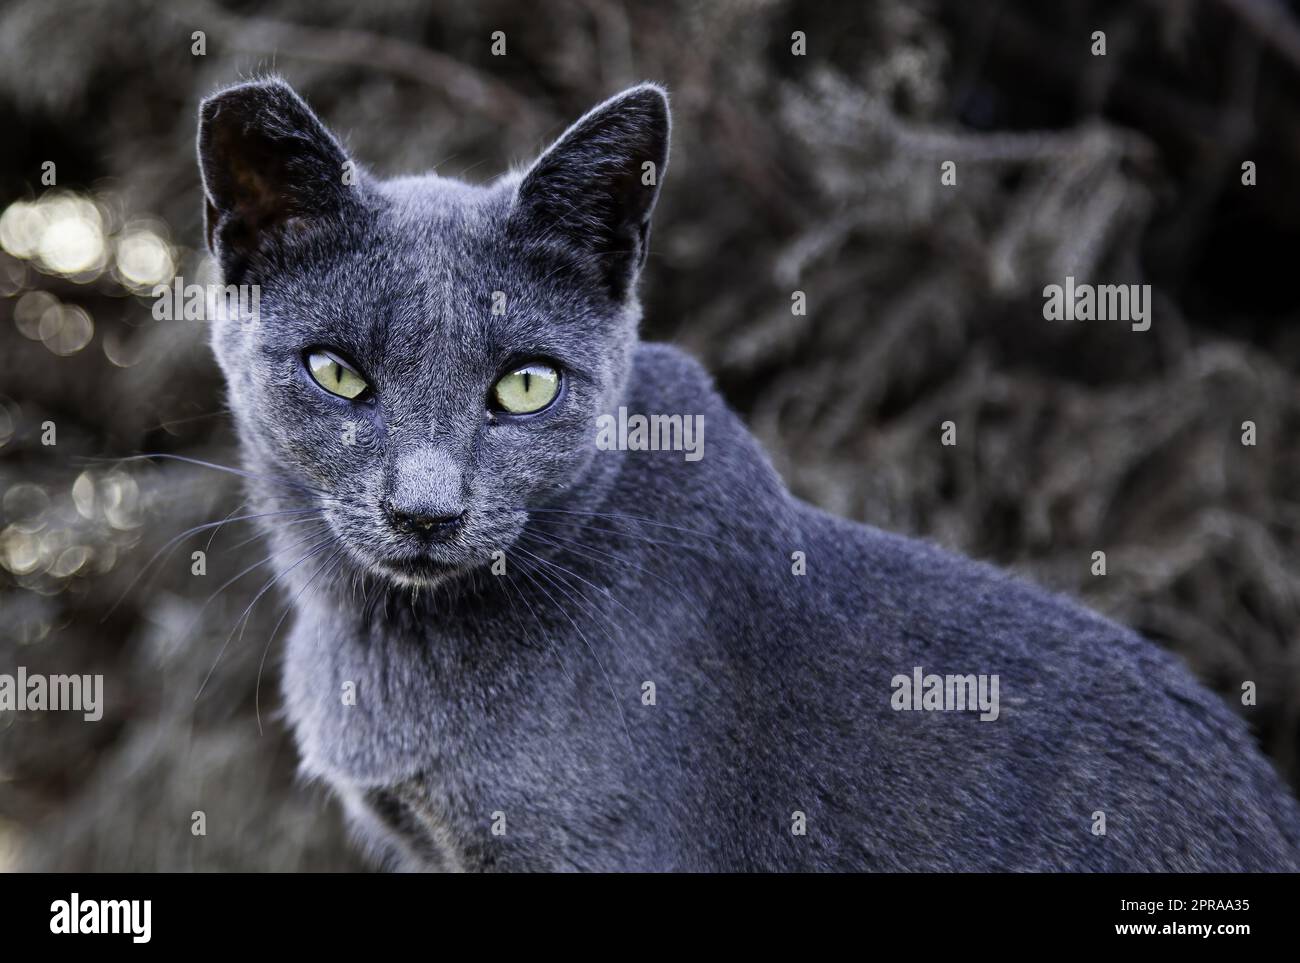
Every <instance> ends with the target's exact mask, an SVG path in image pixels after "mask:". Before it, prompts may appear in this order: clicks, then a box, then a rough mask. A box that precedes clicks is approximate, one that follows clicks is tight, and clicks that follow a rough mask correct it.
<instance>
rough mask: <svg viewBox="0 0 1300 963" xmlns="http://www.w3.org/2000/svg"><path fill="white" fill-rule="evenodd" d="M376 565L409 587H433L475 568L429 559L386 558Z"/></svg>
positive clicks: (464, 564)
mask: <svg viewBox="0 0 1300 963" xmlns="http://www.w3.org/2000/svg"><path fill="white" fill-rule="evenodd" d="M376 565H377V566H378V567H379V568H380V569H382V570H383V571H384V573H385V574H386V575H388V576H389V577H391V578H393V579H394V580H396V581H398V582H403V583H406V584H408V585H432V584H435V583H438V582H442V581H445V580H447V579H449V578H452V577H454V576H456V575H459V574H460V573H462V572H466V571H468V570H469V569H470V568H473V567H474V566H473V565H472V564H466V563H464V562H442V561H439V560H437V559H434V558H428V557H414V558H400V559H388V558H385V559H379V560H378V561H377V562H376Z"/></svg>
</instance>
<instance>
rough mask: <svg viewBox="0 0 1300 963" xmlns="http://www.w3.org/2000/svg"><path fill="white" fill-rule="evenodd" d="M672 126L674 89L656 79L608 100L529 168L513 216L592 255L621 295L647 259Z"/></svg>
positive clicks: (545, 235) (610, 287)
mask: <svg viewBox="0 0 1300 963" xmlns="http://www.w3.org/2000/svg"><path fill="white" fill-rule="evenodd" d="M669 128H670V121H669V114H668V96H667V94H666V93H665V92H664V91H663V89H662V88H661V87H657V86H655V85H654V84H641V85H640V86H638V87H633V88H631V89H630V90H626V91H624V92H623V93H621V94H619V95H618V96H616V97H613V98H611V99H609V100H607V101H605V102H604V103H603V104H601V105H600V106H598V107H596V108H595V109H594V110H592V111H591V112H589V113H588V114H587V115H586V116H585V117H583V118H582V119H581V120H579V121H578V122H577V123H576V124H574V125H573V126H572V127H570V128H569V129H568V130H567V131H566V132H565V133H564V135H563V136H562V137H560V139H559V140H557V141H556V142H555V143H554V144H553V145H552V146H551V147H550V148H549V149H548V150H547V151H546V153H544V154H542V156H541V157H539V158H538V159H537V161H536V162H535V163H534V164H533V166H532V167H531V168H530V169H529V170H528V172H527V173H526V174H525V175H524V178H523V180H522V181H521V182H520V184H519V190H518V195H517V198H516V204H515V210H514V213H513V215H512V217H513V218H515V219H517V220H518V221H519V222H520V223H521V224H522V225H523V226H524V229H525V230H527V231H528V232H529V233H530V234H531V235H534V236H539V237H542V238H544V239H545V240H548V241H552V242H558V243H559V244H561V245H562V246H563V247H566V248H569V249H570V250H571V251H573V252H575V253H576V254H577V255H578V257H579V258H581V259H583V260H587V261H589V262H590V263H591V264H592V265H594V268H595V270H596V271H597V272H598V273H599V276H600V279H601V281H602V282H603V283H604V284H605V285H607V287H608V290H609V293H610V296H611V297H613V298H614V299H615V300H622V299H623V298H624V297H626V296H627V294H628V292H629V290H630V289H631V286H632V282H633V281H635V279H636V275H637V272H638V271H639V269H640V267H641V265H642V264H643V263H644V262H645V256H646V249H647V245H648V243H649V239H650V215H651V213H652V212H653V211H654V206H655V200H656V199H657V198H658V196H659V185H660V183H661V182H662V180H663V175H664V171H665V169H666V168H667V166H668V140H669Z"/></svg>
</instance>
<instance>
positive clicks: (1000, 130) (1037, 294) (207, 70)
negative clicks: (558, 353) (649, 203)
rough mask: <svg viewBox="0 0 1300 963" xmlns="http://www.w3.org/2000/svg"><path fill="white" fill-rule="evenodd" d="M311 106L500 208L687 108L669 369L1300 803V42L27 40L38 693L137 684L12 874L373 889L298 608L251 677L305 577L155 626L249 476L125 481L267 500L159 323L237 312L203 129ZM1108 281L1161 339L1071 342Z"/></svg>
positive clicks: (41, 20) (938, 14) (1252, 29)
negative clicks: (1077, 308)
mask: <svg viewBox="0 0 1300 963" xmlns="http://www.w3.org/2000/svg"><path fill="white" fill-rule="evenodd" d="M498 30H499V31H504V33H505V35H506V44H507V47H506V55H505V56H500V57H498V56H492V54H491V35H492V33H493V32H494V31H498ZM1096 30H1102V31H1104V32H1105V34H1106V45H1107V51H1106V55H1105V56H1104V57H1099V56H1093V55H1092V53H1091V47H1092V44H1093V40H1092V34H1093V32H1094V31H1096ZM195 31H203V34H204V43H205V52H204V54H203V55H201V56H199V55H195V53H194V52H193V50H194V45H195V40H194V37H193V34H194V32H195ZM795 31H803V32H804V34H805V35H806V43H807V53H806V55H805V56H794V55H792V52H791V45H792V40H791V34H792V33H793V32H795ZM272 70H273V71H277V72H280V73H282V74H283V75H285V76H286V77H287V78H288V79H289V80H290V81H291V82H292V83H294V84H295V85H296V86H297V87H298V89H299V90H300V91H301V92H302V93H303V94H304V96H306V97H307V98H308V100H309V101H310V102H311V103H312V104H313V105H314V106H315V108H316V109H317V110H318V111H319V112H320V113H321V114H322V116H323V117H324V118H325V120H326V121H327V123H329V124H330V125H331V126H332V127H333V128H334V129H335V130H337V131H339V132H340V134H341V135H342V136H344V137H345V139H346V140H347V143H348V145H349V147H350V149H351V150H352V152H353V153H354V155H355V156H356V157H357V158H358V159H359V160H360V161H361V162H362V163H364V164H366V165H368V166H369V167H370V168H371V169H372V170H374V171H376V172H377V173H379V174H382V175H396V174H403V173H414V172H421V171H424V170H427V169H429V168H433V167H436V168H437V170H438V172H439V173H440V174H443V175H446V176H452V177H463V178H467V179H470V180H486V179H489V178H491V177H492V176H494V175H495V174H497V173H499V172H500V171H502V170H503V169H505V168H506V167H507V166H509V165H510V164H517V163H522V162H525V161H526V160H528V159H529V158H530V157H531V156H533V155H534V154H535V153H536V152H537V151H539V150H540V149H541V148H543V147H544V146H546V144H547V143H548V142H549V140H550V139H551V138H552V137H554V136H555V135H557V134H558V133H560V132H561V131H562V130H563V129H564V127H565V126H566V125H567V123H568V122H569V121H571V120H573V119H575V118H576V117H577V116H579V115H580V114H581V113H582V112H583V111H585V110H586V109H587V108H588V107H590V106H591V105H592V104H594V103H595V102H596V101H598V100H600V99H601V98H603V97H605V96H607V95H609V94H612V93H614V92H616V91H618V90H619V89H620V88H622V87H623V86H625V85H628V84H630V83H633V82H636V81H639V80H643V79H652V80H658V81H661V82H663V83H665V84H666V85H667V86H668V87H669V88H670V90H671V93H672V96H673V107H674V131H673V135H674V143H673V153H672V162H671V165H670V170H669V173H668V176H667V179H666V181H665V190H664V194H663V196H662V201H661V204H660V207H659V210H658V213H657V216H656V228H655V232H654V235H653V239H652V253H651V256H650V259H649V266H648V269H647V271H646V274H645V277H644V281H643V284H642V291H643V298H644V301H645V305H646V322H645V334H646V336H647V337H649V338H652V339H661V340H672V341H675V342H677V343H678V344H680V345H681V346H683V347H684V348H686V349H687V350H689V351H690V352H692V353H694V354H695V355H696V356H698V357H699V358H700V359H701V360H702V361H703V362H704V363H705V364H706V365H707V366H708V367H709V368H710V369H711V370H712V371H713V372H714V373H715V374H716V377H717V379H718V382H719V385H720V387H721V389H722V391H723V392H724V393H725V395H726V396H727V398H728V399H729V400H730V402H731V403H732V404H733V405H734V406H735V407H736V408H737V409H738V410H739V411H740V412H741V413H742V414H743V415H744V417H745V418H746V419H747V421H748V422H749V423H750V424H751V425H752V426H753V429H754V430H755V432H756V433H757V434H758V435H759V436H760V437H761V439H762V440H763V442H764V443H765V444H766V445H767V447H768V449H769V451H770V452H771V453H772V456H773V459H774V461H775V463H776V465H777V468H778V469H779V470H780V471H781V473H782V474H783V475H784V477H785V478H786V479H787V480H788V481H789V483H790V485H791V487H792V488H793V489H794V491H795V492H796V493H798V494H799V495H801V496H802V497H804V498H806V499H809V500H811V501H813V502H816V503H817V504H820V505H822V506H825V507H826V508H828V509H830V510H832V511H834V512H837V513H841V514H844V515H847V516H851V517H854V518H857V519H862V520H865V521H867V522H871V523H873V524H876V525H879V526H882V527H886V528H890V529H893V530H897V531H901V532H906V533H910V534H914V535H919V536H924V537H927V538H930V539H933V540H936V541H938V542H941V543H943V544H945V545H948V546H950V547H953V548H955V549H959V550H961V551H964V552H967V553H969V554H971V555H974V556H976V557H979V558H983V559H987V560H990V561H993V562H996V563H998V564H1001V565H1005V566H1009V567H1011V568H1014V569H1015V570H1017V571H1019V572H1022V573H1023V574H1025V575H1026V576H1028V577H1031V578H1033V579H1035V580H1037V581H1039V582H1040V583H1043V584H1046V585H1048V586H1050V587H1052V588H1054V589H1058V590H1061V591H1065V592H1068V593H1070V594H1073V595H1075V596H1076V597H1080V598H1082V599H1083V600H1084V601H1085V602H1086V603H1087V604H1089V605H1091V606H1094V607H1095V608H1097V609H1099V610H1101V611H1103V612H1105V613H1107V614H1109V615H1111V616H1113V617H1114V618H1116V619H1119V620H1120V621H1123V622H1125V623H1127V624H1129V625H1132V626H1134V627H1135V628H1137V629H1139V630H1140V631H1142V632H1144V633H1146V634H1147V635H1148V636H1150V637H1151V638H1152V639H1154V640H1156V641H1157V642H1158V643H1159V644H1161V645H1163V646H1166V647H1168V648H1170V649H1172V650H1174V651H1175V652H1177V653H1178V654H1179V655H1180V656H1182V657H1183V658H1184V659H1185V660H1186V661H1187V662H1188V663H1189V664H1190V665H1191V667H1192V668H1193V669H1194V671H1195V672H1196V673H1197V674H1198V675H1199V677H1200V678H1201V679H1203V680H1204V681H1205V682H1206V683H1207V684H1208V685H1210V686H1211V687H1213V688H1215V689H1216V690H1217V691H1219V692H1220V693H1222V694H1223V695H1224V697H1225V699H1227V700H1228V701H1229V702H1230V703H1231V704H1232V705H1234V706H1235V708H1236V709H1237V711H1239V712H1241V713H1242V714H1243V715H1245V716H1246V718H1247V719H1248V721H1249V722H1250V724H1251V726H1252V728H1253V730H1254V732H1255V733H1256V735H1257V737H1258V739H1259V741H1260V743H1261V745H1262V746H1263V747H1264V749H1265V751H1266V752H1267V753H1268V754H1269V755H1270V756H1271V757H1272V759H1273V760H1274V762H1275V763H1276V765H1277V767H1278V768H1279V770H1280V771H1281V772H1282V773H1283V774H1284V776H1285V777H1286V778H1287V779H1289V780H1290V781H1291V783H1292V784H1293V785H1295V784H1296V783H1297V782H1300V745H1298V744H1297V736H1298V735H1300V629H1298V626H1300V551H1298V549H1300V444H1297V442H1298V441H1300V327H1298V326H1297V324H1296V322H1297V320H1300V294H1298V293H1297V287H1296V250H1297V241H1300V237H1298V234H1300V17H1298V16H1297V5H1295V4H1291V5H1288V4H1285V3H1283V2H1280V0H1117V2H1102V0H1053V2H1047V3H1045V2H1041V0H1001V2H1000V0H982V2H979V3H974V2H969V0H954V2H940V0H929V2H927V0H865V2H863V0H858V2H845V3H819V4H811V3H808V4H796V3H789V2H778V0H771V2H718V3H701V4H694V3H669V2H665V3H656V4H634V3H620V2H612V0H579V2H571V3H555V4H551V3H548V4H546V6H545V9H544V10H543V9H542V7H541V6H539V5H538V4H536V3H526V2H518V0H516V2H496V0H489V2H483V3H475V4H462V3H446V4H435V3H427V2H411V3H406V2H401V3H399V2H394V0H378V2H368V3H365V4H357V3H352V2H342V0H324V2H320V0H314V2H310V3H309V2H272V3H265V4H250V3H216V2H192V0H176V2H170V3H166V4H158V5H156V6H155V5H151V4H146V3H142V2H139V0H118V2H115V3H111V4H109V3H100V2H76V0H57V2H51V0H8V2H6V3H4V4H3V5H0V129H2V130H3V131H4V132H5V137H4V142H5V149H4V150H3V151H2V152H0V672H6V673H13V672H14V671H15V668H16V666H18V665H25V666H26V667H27V668H28V670H29V671H30V672H43V673H60V672H68V673H103V674H104V675H105V690H106V696H105V714H104V718H103V720H102V721H100V722H98V723H94V724H89V723H85V722H83V721H81V717H80V715H79V714H77V713H55V712H39V713H32V712H29V713H12V712H7V713H4V714H3V715H0V868H7V869H14V868H27V869H39V870H46V869H64V870H108V869H128V870H129V869H164V870H188V869H196V870H198V869H202V870H210V869H246V870H299V869H305V870H321V869H351V868H358V867H359V866H360V865H361V864H360V862H359V861H358V859H357V857H356V856H354V855H353V854H352V853H351V851H350V849H349V847H348V845H347V843H346V840H345V838H344V837H343V835H342V833H341V824H340V819H339V815H338V813H337V811H336V808H335V806H334V804H333V803H332V802H330V801H329V799H328V798H327V797H326V795H325V794H324V792H323V791H322V790H320V789H318V788H314V787H309V786H302V785H299V784H297V783H296V782H295V752H294V749H293V746H292V743H291V741H290V740H289V738H288V737H287V734H286V732H285V728H284V724H283V722H282V720H281V719H280V718H279V716H278V714H277V703H278V680H277V663H278V657H279V652H280V649H279V644H280V643H279V640H278V639H277V640H275V641H274V642H272V643H271V644H270V645H269V647H268V640H269V639H270V637H271V634H272V630H273V628H274V626H275V623H276V620H277V619H278V618H279V617H280V614H281V613H282V612H283V607H284V605H285V604H286V602H287V600H286V599H284V598H282V597H279V596H277V595H276V594H274V593H268V594H267V595H266V596H265V597H264V598H263V599H262V600H261V601H260V602H259V603H258V604H257V606H256V607H255V608H254V609H253V611H252V616H251V620H250V621H249V623H248V625H247V629H246V631H244V632H243V634H242V635H239V634H238V633H236V638H235V639H233V640H231V642H230V645H229V646H228V648H227V649H226V650H225V653H224V656H223V657H221V658H220V660H218V652H219V650H221V649H222V644H223V642H225V641H226V639H227V637H228V636H229V635H230V632H231V630H232V627H233V626H235V625H236V622H237V619H238V618H239V615H240V613H241V612H242V611H243V610H244V609H245V607H246V606H247V605H248V603H249V602H250V601H251V600H252V599H253V597H254V595H255V593H256V591H257V590H258V589H259V588H260V587H261V585H262V584H263V583H264V581H265V579H266V578H267V577H268V576H267V575H265V574H262V572H263V571H264V570H256V571H255V572H254V573H252V574H250V575H249V576H247V577H246V578H244V579H241V580H239V581H237V582H236V583H235V584H233V585H232V586H231V587H230V588H229V589H227V590H225V591H224V592H222V593H221V594H220V595H218V596H217V597H216V598H215V599H213V600H212V601H211V602H210V603H208V604H207V605H206V607H204V604H205V601H206V600H207V599H208V598H209V596H210V595H211V593H212V592H213V591H214V590H215V589H216V588H217V586H219V585H220V584H221V583H222V582H224V581H226V579H228V578H230V577H231V576H233V575H234V574H236V573H238V572H239V571H240V570H241V569H243V568H245V567H247V566H248V565H250V564H252V563H253V562H255V561H257V560H258V559H259V558H261V557H262V554H263V551H264V549H263V547H262V546H261V545H260V544H259V543H258V542H257V541H252V542H249V541H247V540H248V539H249V538H250V537H251V536H252V535H253V532H252V531H251V530H250V529H249V527H248V525H247V524H244V523H236V524H232V525H230V526H229V527H227V528H223V529H220V530H208V531H203V532H200V533H198V534H196V535H194V536H191V537H189V538H187V539H183V540H182V541H181V542H180V543H179V546H178V548H177V551H176V552H175V553H174V554H171V555H165V556H164V557H163V558H161V559H160V560H159V563H158V564H157V565H156V566H155V571H156V575H155V576H154V577H150V576H148V575H146V576H145V577H143V578H140V579H139V581H136V582H134V584H133V580H135V579H137V577H138V576H140V574H141V572H142V570H143V569H144V567H145V563H146V562H147V561H148V560H149V559H150V557H151V556H153V555H154V554H155V553H156V552H157V551H158V550H159V549H160V548H162V547H163V546H164V545H165V543H166V542H167V540H168V539H170V538H171V537H173V536H175V535H178V534H179V533H181V532H184V531H185V530H186V529H188V528H190V527H192V526H196V525H201V524H203V523H207V522H212V521H216V520H220V519H221V518H223V517H224V516H226V515H228V514H237V513H238V511H239V506H240V503H241V495H240V493H239V490H238V487H237V485H236V484H233V482H234V479H232V478H230V477H229V476H225V475H223V474H220V473H218V472H213V471H209V470H205V469H202V468H199V467H196V466H192V465H189V464H185V463H181V462H170V461H169V462H152V463H144V462H128V463H117V462H112V461H97V460H91V459H100V458H116V457H119V456H124V455H130V454H134V453H139V452H168V453H173V454H178V455H185V456H191V457H196V458H204V459H210V460H213V461H216V462H221V463H224V464H233V463H235V462H236V459H237V455H236V453H235V451H234V448H233V444H232V436H231V432H230V426H229V420H228V416H227V413H226V412H225V410H224V407H223V406H224V399H223V397H222V391H221V385H220V382H219V378H218V375H217V371H216V368H215V365H214V363H213V361H212V359H211V358H210V356H209V352H208V350H207V347H206V344H205V336H206V333H205V331H204V328H203V325H202V323H199V322H194V321H155V320H154V319H153V318H152V316H151V306H152V302H151V300H150V298H149V292H150V290H151V289H152V287H153V286H154V285H155V284H157V283H160V282H162V283H166V282H169V281H170V280H171V279H172V278H173V277H174V276H176V275H181V276H183V277H184V278H185V280H186V281H187V282H195V281H197V282H203V281H206V280H211V279H212V278H211V265H210V263H209V262H208V261H207V260H206V258H205V256H204V255H205V252H204V251H203V247H202V245H203V239H202V204H201V194H200V186H199V178H198V172H197V169H196V166H195V162H194V150H193V143H194V137H195V117H196V106H197V103H198V101H199V99H200V98H201V97H202V96H203V95H204V94H205V93H207V92H209V91H211V90H212V89H213V88H215V87H217V86H219V85H222V84H226V83H229V82H231V81H234V80H237V79H240V78H245V77H249V76H253V75H255V74H257V73H261V72H267V71H272ZM946 160H952V161H955V162H956V164H957V176H958V183H957V186H956V187H943V186H941V185H940V182H939V176H938V175H939V167H940V164H941V163H942V162H943V161H946ZM1246 161H1251V162H1253V163H1254V164H1255V165H1256V171H1257V184H1256V185H1255V186H1244V185H1243V184H1242V176H1241V170H1242V164H1243V163H1244V162H1246ZM46 162H53V163H54V165H55V167H54V171H55V178H56V182H55V183H54V184H49V183H43V182H42V174H43V172H44V171H45V170H46V168H44V167H43V165H45V164H46ZM47 180H48V178H47ZM1067 274H1072V275H1074V276H1076V277H1078V278H1079V279H1080V280H1088V279H1093V280H1096V281H1097V282H1098V283H1121V282H1122V283H1139V282H1140V283H1149V284H1151V285H1152V286H1153V291H1154V295H1153V296H1154V307H1153V323H1152V327H1151V330H1150V331H1148V332H1146V333H1144V334H1137V333H1133V332H1131V331H1130V330H1129V329H1128V325H1127V324H1124V323H1122V322H1101V321H1091V322H1075V323H1060V322H1048V321H1045V320H1044V319H1043V315H1042V308H1043V298H1042V289H1043V286H1044V285H1045V284H1048V283H1060V282H1061V281H1062V280H1063V278H1064V277H1065V275H1067ZM794 290H802V291H804V292H806V295H807V302H808V311H807V314H806V315H805V316H792V314H791V310H790V303H791V302H790V298H791V292H792V291H794ZM945 420H953V421H955V422H957V424H958V425H959V444H958V446H957V447H956V448H944V447H942V446H940V445H939V444H938V436H939V428H938V426H939V424H940V422H942V421H945ZM1247 420H1250V421H1253V422H1255V423H1256V425H1257V431H1258V444H1257V445H1256V446H1254V447H1245V446H1243V445H1242V444H1241V424H1242V422H1243V421H1247ZM47 421H48V422H53V423H54V424H55V426H56V431H57V436H56V439H57V444H55V445H53V446H48V445H43V444H42V441H41V439H42V425H43V423H45V422H47ZM204 548H206V549H207V550H208V565H207V575H206V576H205V577H204V578H195V577H194V576H192V575H191V571H190V566H191V561H190V553H191V551H193V550H196V549H204ZM1097 550H1102V551H1105V552H1106V553H1107V559H1108V574H1107V575H1106V576H1105V577H1096V576H1093V575H1092V574H1091V564H1092V560H1091V553H1092V552H1094V551H1097ZM119 600H120V601H119ZM264 653H269V654H268V655H267V656H266V667H265V669H264V670H262V671H259V670H260V669H261V664H262V660H263V657H264ZM214 664H215V666H216V668H215V669H213V666H214ZM209 672H211V677H210V678H209V679H208V681H207V683H206V685H204V680H205V678H206V677H208V675H209ZM259 675H260V676H261V680H260V692H259V688H258V685H259ZM1244 680H1253V681H1255V682H1256V683H1257V685H1258V692H1259V702H1258V705H1256V706H1254V707H1252V708H1245V707H1242V706H1241V704H1240V687H1241V684H1242V682H1243V681H1244ZM200 689H202V695H201V696H200V697H198V698H196V693H198V692H199V691H200ZM259 700H260V707H261V715H262V722H263V725H262V729H263V731H262V732H259V726H258V722H257V719H256V707H257V704H258V702H259ZM195 810H202V811H203V812H205V813H206V817H207V833H208V834H207V836H205V837H195V836H193V835H191V813H193V812H194V811H195Z"/></svg>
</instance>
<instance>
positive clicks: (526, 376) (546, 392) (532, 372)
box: [492, 362, 560, 415]
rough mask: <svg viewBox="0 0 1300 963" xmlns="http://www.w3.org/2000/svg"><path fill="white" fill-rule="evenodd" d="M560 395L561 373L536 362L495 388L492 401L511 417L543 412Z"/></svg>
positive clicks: (525, 366)
mask: <svg viewBox="0 0 1300 963" xmlns="http://www.w3.org/2000/svg"><path fill="white" fill-rule="evenodd" d="M559 391H560V373H559V372H558V371H556V370H555V369H554V368H552V367H551V366H550V365H546V364H542V363H540V362H534V363H532V364H527V365H524V366H523V367H522V368H519V369H517V370H515V371H512V372H510V374H508V375H506V376H505V377H504V378H502V379H501V380H500V381H498V382H497V383H496V385H494V386H493V388H492V400H493V401H495V402H496V404H497V406H498V407H499V408H500V409H501V410H502V411H505V412H509V413H510V414H512V415H528V414H532V413H533V412H534V411H541V410H542V409H543V408H545V407H546V406H547V405H549V404H550V403H551V402H552V401H554V400H555V396H556V395H557V394H558V393H559Z"/></svg>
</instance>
